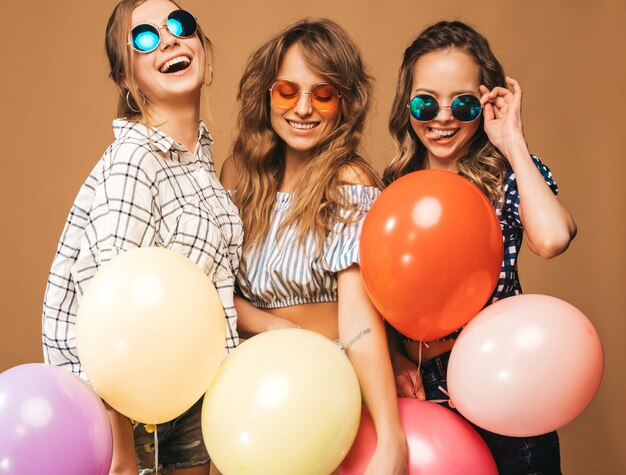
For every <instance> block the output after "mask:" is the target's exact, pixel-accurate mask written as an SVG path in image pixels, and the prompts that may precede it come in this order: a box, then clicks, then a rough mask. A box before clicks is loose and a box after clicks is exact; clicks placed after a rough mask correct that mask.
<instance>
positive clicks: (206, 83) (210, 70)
mask: <svg viewBox="0 0 626 475" xmlns="http://www.w3.org/2000/svg"><path fill="white" fill-rule="evenodd" d="M209 72H210V73H211V80H210V81H209V82H205V83H204V85H205V86H210V85H211V84H213V68H212V67H211V65H210V64H209Z"/></svg>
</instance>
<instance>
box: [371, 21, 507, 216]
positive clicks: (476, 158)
mask: <svg viewBox="0 0 626 475" xmlns="http://www.w3.org/2000/svg"><path fill="white" fill-rule="evenodd" d="M451 48H458V49H460V50H462V51H464V52H466V53H467V54H469V55H470V56H472V58H474V61H476V63H477V64H478V66H479V67H480V84H484V85H485V86H486V87H487V88H489V89H490V90H491V89H493V88H494V87H496V86H500V87H504V88H506V80H505V75H504V69H503V68H502V65H501V64H500V62H499V61H498V60H497V59H496V57H495V55H494V54H493V52H492V51H491V48H490V47H489V43H488V41H487V39H486V38H485V37H484V36H482V35H481V34H480V33H478V32H477V31H476V30H474V29H473V28H472V27H471V26H469V25H467V24H465V23H463V22H460V21H441V22H439V23H435V24H434V25H431V26H429V27H428V28H426V29H425V30H424V31H423V32H422V33H421V34H420V35H419V36H418V37H417V38H416V39H415V41H413V43H411V46H409V47H408V48H407V49H406V51H405V52H404V58H403V60H402V65H401V66H400V72H399V74H398V83H397V86H396V94H395V96H394V99H393V105H392V107H391V117H390V119H389V131H390V132H391V135H392V137H393V139H394V142H395V145H396V155H395V156H394V158H393V159H392V160H391V162H390V163H389V165H388V166H387V168H386V169H385V171H384V174H383V182H384V183H385V184H386V185H388V184H390V183H391V182H393V181H394V180H397V179H398V178H400V177H401V176H403V175H406V174H407V173H410V172H413V171H416V170H422V169H424V168H425V167H426V162H425V159H426V148H425V147H424V145H423V144H422V142H421V141H420V140H419V138H418V137H417V134H416V133H415V131H414V130H413V127H411V122H410V117H409V114H410V112H409V108H408V107H407V104H408V103H409V101H410V99H411V97H410V94H411V89H412V83H413V70H414V68H415V63H416V62H417V60H418V59H419V58H420V57H422V56H423V55H425V54H428V53H432V52H434V51H440V50H447V49H451ZM483 120H484V119H483V117H482V116H481V118H480V121H481V125H480V126H479V127H478V130H477V131H476V133H475V134H474V136H473V137H472V139H471V141H470V142H469V144H468V148H467V152H466V153H465V155H464V156H462V157H461V158H460V160H459V162H458V167H459V174H461V175H462V176H465V177H466V178H468V179H469V180H470V181H471V182H472V183H474V184H475V185H476V186H478V187H479V188H480V189H481V190H482V191H483V193H485V195H486V196H487V197H488V198H489V199H490V201H491V202H492V203H493V204H494V205H495V204H496V203H497V202H498V201H499V200H500V199H501V197H502V183H503V181H504V175H505V171H506V167H507V160H506V158H505V157H504V156H503V155H502V153H501V152H500V151H499V150H498V149H497V148H496V147H495V146H494V145H493V144H492V143H491V142H490V141H489V139H488V138H487V134H486V133H485V130H484V127H483V126H482V122H483Z"/></svg>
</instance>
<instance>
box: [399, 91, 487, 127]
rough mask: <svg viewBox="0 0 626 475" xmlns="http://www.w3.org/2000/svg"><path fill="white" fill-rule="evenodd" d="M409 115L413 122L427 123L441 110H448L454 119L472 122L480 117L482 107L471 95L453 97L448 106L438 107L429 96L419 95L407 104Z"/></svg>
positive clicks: (435, 101)
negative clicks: (413, 119)
mask: <svg viewBox="0 0 626 475" xmlns="http://www.w3.org/2000/svg"><path fill="white" fill-rule="evenodd" d="M409 109H410V111H411V115H412V116H413V117H414V118H415V120H419V121H420V122H428V121H431V120H433V119H434V118H435V117H437V115H438V114H439V112H440V111H441V109H450V113H451V114H452V115H453V116H454V118H455V119H457V120H460V121H461V122H472V121H474V120H476V119H478V118H479V117H480V114H481V112H482V109H483V106H482V105H481V103H480V99H478V97H476V96H473V95H471V94H463V95H461V96H458V97H455V98H454V100H453V101H452V104H450V105H449V106H443V107H441V106H439V102H437V99H435V98H434V97H433V96H431V95H430V94H419V95H417V96H415V97H414V98H413V99H411V102H410V103H409Z"/></svg>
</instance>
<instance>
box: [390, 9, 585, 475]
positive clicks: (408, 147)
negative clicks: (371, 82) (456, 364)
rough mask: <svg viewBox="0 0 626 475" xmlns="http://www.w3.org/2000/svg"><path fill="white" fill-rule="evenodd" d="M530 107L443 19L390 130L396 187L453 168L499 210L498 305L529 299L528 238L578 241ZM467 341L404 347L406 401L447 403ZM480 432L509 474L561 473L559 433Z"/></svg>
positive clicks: (399, 361) (420, 40) (404, 81)
mask: <svg viewBox="0 0 626 475" xmlns="http://www.w3.org/2000/svg"><path fill="white" fill-rule="evenodd" d="M507 85H508V86H511V87H512V89H513V91H510V90H509V89H507ZM521 101H522V91H521V88H520V86H519V84H518V83H517V81H515V80H514V79H511V78H509V77H505V75H504V71H503V68H502V66H501V65H500V63H499V62H498V60H497V59H496V57H495V56H494V54H493V52H492V51H491V49H490V47H489V43H488V42H487V40H486V39H485V38H484V37H483V36H482V35H481V34H480V33H478V32H477V31H476V30H474V29H473V28H471V27H470V26H468V25H466V24H465V23H462V22H459V21H452V22H448V21H442V22H439V23H436V24H434V25H431V26H429V27H428V28H426V29H425V30H424V31H423V32H422V33H421V34H420V35H419V36H418V37H417V38H416V39H415V41H413V43H412V44H411V45H410V46H409V47H408V48H407V49H406V51H405V53H404V58H403V61H402V65H401V66H400V72H399V76H398V83H397V88H396V94H395V97H394V102H393V106H392V111H391V118H390V122H389V130H390V131H391V135H392V137H393V139H394V141H395V143H396V146H397V147H396V148H397V151H398V153H397V155H396V156H395V157H394V158H393V160H392V161H391V163H390V164H389V166H388V167H387V168H386V170H385V173H384V182H385V184H386V185H388V184H390V183H391V182H393V181H394V180H396V179H398V178H400V177H402V176H403V175H405V174H407V173H410V172H412V171H416V170H423V169H440V170H448V171H451V172H454V173H458V174H460V175H461V176H463V177H465V178H467V179H468V180H469V181H470V182H472V183H474V184H475V185H476V186H478V187H479V188H480V189H481V190H482V191H483V193H484V194H485V195H486V196H487V198H488V199H489V200H490V201H491V203H492V204H493V206H494V208H495V210H496V214H497V216H498V219H499V221H500V226H501V229H502V237H503V240H504V256H503V261H502V269H501V272H500V277H499V280H498V283H497V286H496V289H495V290H494V293H493V295H492V296H491V298H490V300H489V302H488V304H490V303H493V302H495V301H497V300H499V299H503V298H506V297H510V296H512V295H517V294H519V293H521V286H520V282H519V277H518V273H517V255H518V252H519V249H520V246H521V243H522V236H523V232H524V230H525V231H526V235H527V242H528V247H529V248H530V249H531V250H532V251H533V252H534V253H536V254H538V255H540V256H541V257H544V258H546V259H549V258H551V257H554V256H558V255H559V254H561V253H562V252H564V251H565V250H566V249H567V247H568V246H569V243H570V242H571V240H572V239H573V238H574V236H575V235H576V225H575V224H574V221H573V219H572V217H571V216H570V214H569V213H568V212H567V210H566V209H565V208H564V207H563V205H561V204H560V203H559V200H558V199H557V197H556V194H557V192H558V189H557V186H556V183H555V181H554V179H553V177H552V174H551V172H550V170H549V169H548V167H547V166H546V165H544V164H543V163H542V162H541V161H540V160H539V159H538V158H537V157H535V156H532V155H531V154H530V153H529V151H528V148H527V144H526V140H525V138H524V133H523V129H522V118H521ZM460 239H462V237H460ZM457 334H458V332H456V333H454V334H452V335H450V336H448V337H445V338H443V339H442V340H439V341H434V342H429V343H428V346H427V347H426V348H422V343H421V342H414V341H411V340H410V339H406V338H405V339H404V347H403V348H400V347H399V346H396V345H392V359H393V363H394V370H395V373H396V384H397V389H398V393H399V395H400V396H403V397H418V398H420V399H436V400H445V399H447V393H446V392H445V391H446V389H447V380H446V372H447V365H448V359H449V357H450V350H451V349H452V347H453V345H454V341H455V338H456V336H457ZM392 341H393V340H392ZM418 366H419V367H420V369H421V374H420V372H418ZM422 381H423V384H422ZM442 389H443V391H442ZM529 391H541V388H529ZM446 407H449V406H448V405H447V404H446ZM476 429H477V430H478V432H479V433H480V435H481V436H482V437H483V439H485V441H486V442H487V445H488V446H489V448H490V449H491V451H492V453H493V455H494V458H495V461H496V464H497V466H498V470H499V473H500V474H503V475H504V474H506V475H514V474H519V475H526V474H528V475H530V474H546V475H547V474H550V475H553V474H559V473H560V456H559V441H558V437H557V434H556V432H553V433H550V434H545V435H541V436H538V437H525V438H524V437H505V436H501V435H498V434H493V433H491V432H488V431H486V430H484V429H481V428H479V427H476Z"/></svg>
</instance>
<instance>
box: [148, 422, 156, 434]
mask: <svg viewBox="0 0 626 475" xmlns="http://www.w3.org/2000/svg"><path fill="white" fill-rule="evenodd" d="M155 430H156V426H155V425H154V424H146V432H147V433H148V434H152V433H153V432H154V431H155Z"/></svg>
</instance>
